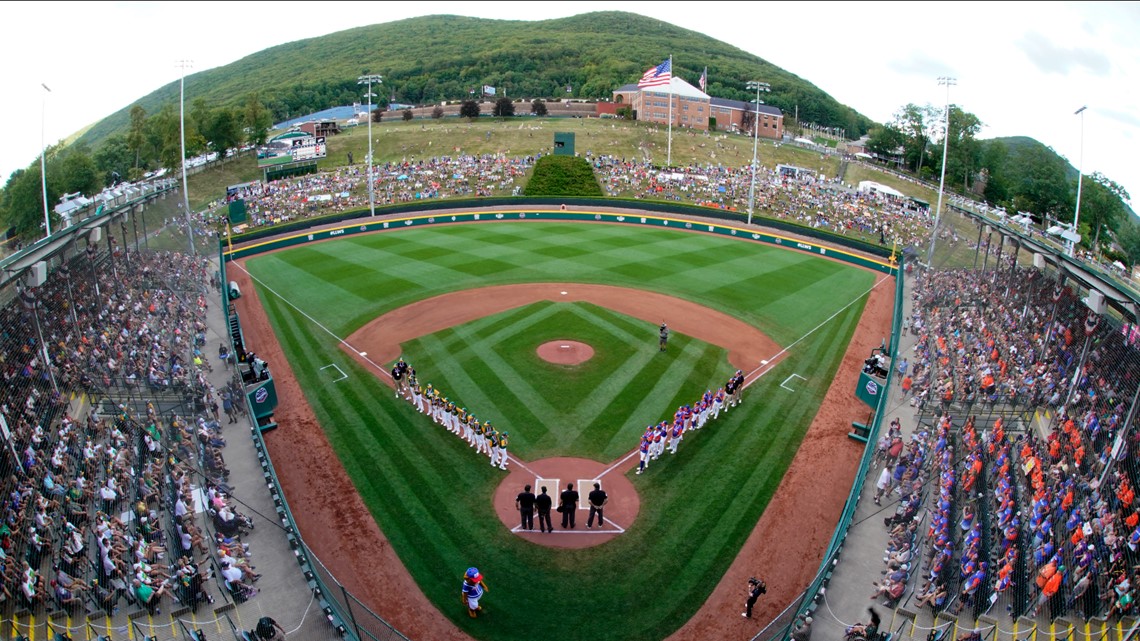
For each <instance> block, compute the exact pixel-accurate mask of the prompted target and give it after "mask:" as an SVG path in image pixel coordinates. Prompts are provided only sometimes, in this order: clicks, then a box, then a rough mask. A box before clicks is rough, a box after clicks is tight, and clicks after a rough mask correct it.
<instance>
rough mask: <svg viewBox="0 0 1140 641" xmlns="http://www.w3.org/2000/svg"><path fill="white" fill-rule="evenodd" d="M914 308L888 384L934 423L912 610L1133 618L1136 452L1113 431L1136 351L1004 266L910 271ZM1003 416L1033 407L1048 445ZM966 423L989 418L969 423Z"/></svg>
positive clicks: (1131, 438)
mask: <svg viewBox="0 0 1140 641" xmlns="http://www.w3.org/2000/svg"><path fill="white" fill-rule="evenodd" d="M914 301H915V305H914V313H913V316H912V318H911V319H910V322H909V329H910V331H911V332H912V333H913V334H914V335H915V336H917V337H918V341H917V343H916V345H915V350H914V354H913V355H912V358H913V362H912V365H911V370H910V371H909V372H906V373H905V374H901V375H902V376H903V377H904V379H909V382H910V389H911V391H912V393H913V394H914V395H915V398H918V399H921V400H919V401H917V402H916V403H915V405H916V406H918V407H919V408H920V409H923V410H925V411H924V412H923V413H922V414H920V416H925V415H931V414H933V415H934V416H935V421H936V438H937V444H936V445H935V447H934V452H935V455H936V456H935V460H934V463H935V464H936V466H937V467H936V469H935V470H932V474H937V475H938V478H939V498H938V504H937V506H936V508H935V510H934V512H932V514H931V525H930V528H929V530H928V531H927V536H926V543H927V544H928V546H929V551H928V553H927V555H926V557H925V558H926V560H927V565H926V568H925V570H924V572H925V574H926V582H925V584H924V585H923V587H922V588H921V589H920V590H919V592H918V593H917V595H918V597H919V600H920V603H922V604H923V605H927V604H929V605H931V606H933V607H935V608H938V609H941V608H943V607H947V606H948V605H949V604H950V603H953V602H955V601H956V604H955V608H956V610H961V609H962V608H965V607H973V608H974V612H975V614H977V613H979V611H980V610H981V609H982V608H985V607H988V605H989V603H990V599H999V598H1000V599H1004V602H1005V603H1006V606H1007V608H1008V610H1009V611H1010V612H1011V613H1013V614H1014V615H1018V614H1027V615H1029V616H1033V615H1036V614H1039V613H1046V612H1047V613H1048V614H1049V615H1050V616H1051V617H1056V616H1060V615H1062V614H1064V613H1076V614H1077V615H1078V616H1080V617H1082V618H1086V619H1087V618H1091V617H1092V616H1095V615H1098V614H1105V613H1107V614H1110V615H1119V614H1127V613H1130V612H1132V610H1133V605H1132V602H1133V598H1134V596H1135V595H1134V590H1135V585H1136V582H1137V580H1140V576H1137V575H1136V573H1135V571H1136V568H1137V567H1140V566H1137V563H1138V562H1140V555H1138V552H1140V549H1138V548H1140V513H1138V508H1140V506H1138V505H1136V501H1135V495H1134V488H1135V487H1136V484H1137V482H1138V478H1137V475H1138V474H1140V469H1137V468H1136V466H1135V461H1134V457H1133V456H1132V453H1133V452H1135V451H1137V446H1138V445H1140V442H1138V437H1137V436H1136V434H1135V432H1133V431H1126V430H1125V425H1126V422H1127V421H1126V414H1127V412H1128V408H1129V403H1130V399H1133V398H1134V396H1135V394H1136V386H1137V383H1136V380H1137V377H1136V376H1135V370H1136V367H1137V365H1138V364H1140V358H1138V356H1140V354H1137V352H1136V347H1135V346H1134V341H1133V340H1132V334H1131V333H1130V332H1129V328H1128V327H1127V326H1126V327H1125V328H1123V329H1120V328H1114V327H1111V326H1110V324H1109V322H1108V321H1107V320H1104V319H1102V318H1100V317H1098V316H1096V315H1094V314H1092V313H1091V312H1090V311H1089V309H1088V308H1087V307H1086V306H1085V305H1084V304H1083V302H1082V301H1081V300H1080V299H1079V297H1078V296H1077V295H1076V293H1074V292H1072V291H1071V290H1070V288H1069V287H1066V286H1064V285H1063V284H1061V283H1057V282H1056V281H1053V280H1052V279H1049V278H1046V277H1044V276H1043V275H1042V274H1041V273H1040V272H1038V271H1037V270H1023V269H1020V268H1015V267H1013V266H1012V265H1003V266H1002V267H1001V269H995V270H990V271H987V272H978V271H971V270H961V271H946V272H937V273H928V274H924V275H923V276H922V277H921V278H920V279H919V281H918V283H917V284H916V287H915V291H914ZM904 387H906V386H904ZM1003 408H1004V409H1010V408H1022V409H1025V408H1030V409H1033V408H1036V409H1042V410H1045V411H1046V412H1047V414H1046V416H1047V417H1051V420H1050V422H1049V424H1048V428H1047V433H1046V434H1045V435H1044V436H1043V437H1042V436H1039V435H1038V433H1037V432H1036V428H1034V427H1032V426H1030V428H1029V429H1028V431H1027V432H1025V433H1016V434H1014V433H1010V432H1008V431H1007V430H1008V428H1007V426H1006V425H1005V424H1004V422H1003V419H1002V418H1000V416H1001V414H1000V410H1002V409H1003ZM975 410H981V411H983V412H991V411H992V412H997V413H996V415H997V416H998V418H996V419H994V418H991V419H989V421H990V422H989V423H988V424H986V425H982V424H978V422H977V420H976V419H975V417H974V415H973V414H971V412H972V411H975ZM955 416H957V417H959V418H955ZM992 416H993V415H991V417H992ZM961 417H967V418H965V420H964V421H963V420H962V419H961ZM884 473H885V471H884ZM882 478H883V477H880V480H882ZM888 487H889V485H888ZM880 488H881V486H880ZM876 498H878V494H877V496H876ZM955 555H956V556H955ZM955 560H956V563H954V564H953V566H956V568H955V569H956V570H957V571H952V570H950V569H949V568H951V567H953V566H952V565H951V564H952V563H953V561H955Z"/></svg>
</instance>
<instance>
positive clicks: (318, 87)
mask: <svg viewBox="0 0 1140 641" xmlns="http://www.w3.org/2000/svg"><path fill="white" fill-rule="evenodd" d="M412 43H414V47H415V50H416V53H415V54H409V45H410V44H412ZM425 54H426V55H425ZM670 54H672V55H673V70H674V74H676V75H677V76H679V77H681V78H684V79H686V80H687V81H689V82H691V83H693V84H696V82H697V79H698V77H699V76H700V73H701V70H702V69H704V68H705V67H706V66H707V67H708V70H709V78H708V81H709V84H708V88H709V93H710V94H712V95H714V96H718V97H724V98H734V99H740V100H747V99H748V98H749V96H750V94H748V92H747V90H746V89H745V83H746V82H747V81H748V80H750V79H756V78H760V79H763V80H765V81H766V82H769V83H770V84H771V85H772V92H771V94H770V95H768V96H766V97H765V101H766V102H767V103H768V104H770V105H773V106H776V107H780V108H781V109H783V110H784V111H788V112H791V111H793V110H794V109H795V108H796V106H797V105H798V107H799V112H800V114H801V116H800V117H801V119H803V120H805V121H812V122H818V123H822V124H825V125H832V126H838V127H845V128H846V129H847V131H848V132H849V133H852V134H861V133H864V132H866V131H867V128H868V127H869V126H870V124H871V121H870V120H869V119H868V118H867V117H865V116H863V115H861V114H859V113H857V112H855V111H854V110H852V109H851V108H849V107H847V106H845V105H842V104H840V103H838V102H836V100H835V99H834V98H832V97H831V96H829V95H827V94H826V93H824V92H823V91H822V90H821V89H819V88H818V87H816V86H815V85H813V84H811V83H810V82H808V81H807V80H804V79H803V78H800V77H798V76H796V75H795V74H792V73H789V72H787V71H785V70H783V69H781V68H779V67H777V66H775V65H773V64H771V63H769V62H767V61H765V60H763V59H761V58H758V57H756V56H754V55H752V54H750V53H747V52H745V51H743V50H741V49H738V48H736V47H733V46H731V45H728V44H725V43H723V42H720V41H719V40H715V39H713V38H710V37H708V36H705V35H703V34H700V33H697V32H695V31H690V30H688V29H683V28H681V27H677V26H674V25H671V24H669V23H666V22H662V21H660V20H656V19H653V18H647V17H644V16H641V15H637V14H633V13H626V12H620V11H607V12H597V13H587V14H582V15H578V16H573V17H569V18H560V19H556V20H541V21H522V20H487V19H482V18H467V17H461V16H448V15H442V16H426V17H419V18H410V19H407V20H400V21H396V22H389V23H385V24H377V25H371V26H366V27H358V28H355V29H349V30H346V31H340V32H337V33H333V34H329V35H327V36H322V37H319V38H311V39H307V40H299V41H296V42H290V43H287V44H283V45H279V46H276V47H271V48H269V49H265V50H264V51H260V52H258V53H255V54H253V55H250V56H247V57H245V58H242V59H241V60H238V61H236V62H233V63H231V64H229V65H226V66H224V67H219V68H216V69H210V70H206V71H202V72H199V73H195V74H193V75H191V76H187V77H186V102H187V104H190V103H192V102H193V101H194V100H195V99H197V98H204V99H205V100H206V101H207V102H208V103H209V104H211V105H214V106H238V105H239V104H240V103H241V101H242V100H243V99H244V98H245V97H246V96H247V95H248V94H250V93H251V92H258V93H259V94H260V95H261V97H262V99H263V100H264V101H265V102H266V104H267V105H268V106H269V108H270V109H271V110H272V111H273V114H274V116H275V118H277V119H284V118H286V117H289V116H298V115H303V114H306V113H310V112H312V111H317V110H319V109H323V108H326V107H330V106H335V105H345V104H352V103H353V102H354V101H359V99H360V95H361V93H362V90H361V89H360V88H359V87H358V86H357V84H356V78H357V77H358V76H359V75H360V74H361V73H363V72H365V71H366V70H367V71H368V72H370V73H379V74H382V75H383V76H384V85H383V87H382V88H381V89H380V91H378V92H377V93H378V95H379V96H380V99H381V100H385V99H387V98H388V97H390V96H391V95H393V94H395V96H396V99H397V101H399V102H404V103H416V104H432V103H437V102H440V101H443V100H459V99H463V98H466V97H467V96H468V95H469V93H468V92H469V90H471V89H472V88H475V87H478V86H480V85H484V84H486V85H492V86H495V87H498V88H500V90H501V91H502V92H504V93H506V94H507V95H508V96H511V97H519V96H523V97H541V98H545V97H573V98H609V97H610V96H611V95H612V94H611V92H612V91H613V90H614V89H615V88H617V87H619V86H621V85H623V84H627V83H630V82H635V81H636V80H637V79H638V78H639V77H640V76H641V74H642V73H643V72H644V71H645V69H647V68H648V67H649V66H651V65H653V64H656V63H658V62H660V61H661V60H663V59H665V58H667V57H668V56H669V55H670ZM567 86H570V87H571V88H572V91H571V92H570V93H569V94H567V93H566V87H567ZM177 100H178V83H177V82H172V83H170V84H168V85H165V86H163V87H161V88H159V89H157V90H155V91H154V92H152V93H150V94H148V95H146V96H143V97H141V98H139V99H138V100H137V101H135V103H134V104H139V105H141V106H142V107H143V108H144V109H146V111H147V113H151V114H153V113H155V112H157V111H158V110H159V109H160V108H161V107H162V105H164V104H167V103H172V102H174V101H177ZM131 106H132V105H126V106H124V107H123V108H122V109H121V110H119V111H117V112H115V113H114V114H111V115H110V116H108V117H107V118H105V119H103V120H101V121H99V122H98V123H95V124H94V125H93V126H92V127H91V128H90V129H89V130H88V131H87V132H86V133H85V134H84V135H83V136H81V137H80V142H85V143H88V144H89V145H91V147H92V148H95V147H97V146H98V143H99V142H101V141H102V140H104V139H106V138H107V137H108V136H110V135H111V134H113V133H116V132H125V131H126V129H127V124H128V121H129V117H128V112H129V110H130V107H131Z"/></svg>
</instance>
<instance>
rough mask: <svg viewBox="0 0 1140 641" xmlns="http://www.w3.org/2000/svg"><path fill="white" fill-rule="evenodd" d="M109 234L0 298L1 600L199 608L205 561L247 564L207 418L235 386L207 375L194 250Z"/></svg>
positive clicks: (218, 445) (201, 282) (230, 405)
mask: <svg viewBox="0 0 1140 641" xmlns="http://www.w3.org/2000/svg"><path fill="white" fill-rule="evenodd" d="M110 245H111V249H110V250H109V251H103V252H101V251H99V250H97V248H96V247H95V246H94V245H89V246H88V247H87V250H86V251H85V252H81V253H79V254H77V255H75V256H72V257H71V258H69V259H65V260H63V261H62V263H61V264H60V265H59V266H58V267H57V268H56V269H54V270H53V271H52V272H51V273H50V274H49V275H48V277H47V279H46V281H45V282H43V283H42V284H41V285H39V286H36V287H31V286H23V287H21V290H20V292H19V302H18V303H15V304H10V305H8V306H6V307H4V308H2V309H0V327H2V328H3V332H2V333H0V363H2V365H0V367H2V369H3V373H4V386H3V388H2V390H0V412H2V414H3V416H4V423H5V425H6V428H7V430H8V431H9V432H10V438H8V439H7V445H8V446H9V447H7V448H2V449H0V452H2V453H0V460H2V463H0V466H2V468H0V469H3V470H4V472H5V474H4V476H5V477H6V481H5V482H4V484H3V489H2V491H3V496H5V497H6V501H5V504H4V512H3V523H2V525H0V598H2V599H3V600H5V601H8V602H10V603H14V604H16V605H18V606H20V607H26V608H38V607H41V606H44V605H50V606H52V607H58V608H61V609H66V610H68V611H71V612H76V611H83V610H84V609H85V608H86V609H87V610H88V611H93V612H98V611H104V612H106V613H107V615H108V616H110V615H112V614H114V612H115V611H116V610H117V609H118V607H119V604H120V602H121V601H123V600H126V601H127V602H128V603H130V604H136V605H139V606H142V607H145V608H146V609H148V610H149V611H151V612H152V613H157V612H158V611H159V607H160V605H161V603H162V601H163V600H165V599H166V597H167V596H169V597H170V599H172V600H176V601H178V602H180V603H181V604H183V605H186V606H189V607H191V608H195V609H196V608H197V607H198V606H199V605H201V604H203V603H209V602H212V601H213V600H214V597H213V595H211V594H210V593H209V591H208V590H207V588H206V585H207V582H208V581H209V580H210V578H211V577H212V576H213V572H214V570H215V569H218V568H220V570H221V571H220V572H219V573H220V574H225V572H226V570H227V568H230V567H234V568H241V569H243V571H244V569H245V568H250V567H251V566H249V565H248V559H249V551H248V546H247V545H246V544H243V543H242V542H241V540H240V538H239V536H240V534H241V533H242V531H243V530H244V529H246V526H249V527H252V523H251V522H249V521H248V519H245V520H244V521H243V518H244V517H242V516H241V515H240V514H239V513H238V512H237V509H236V504H235V503H234V502H233V500H232V499H230V498H228V496H227V493H228V489H229V488H228V485H227V477H228V476H229V470H228V468H227V466H226V463H225V458H224V455H223V449H224V447H225V444H226V441H225V437H224V435H223V433H222V427H221V425H220V421H219V419H220V413H219V404H221V405H225V406H226V407H227V414H229V415H230V420H231V422H235V416H236V413H237V412H238V411H240V403H239V402H237V400H236V399H238V398H241V389H240V386H237V387H236V389H231V388H226V389H221V390H219V389H215V388H214V386H213V385H211V384H210V381H209V380H208V378H207V376H206V375H207V374H208V371H209V368H210V367H211V366H210V365H209V364H208V362H207V360H206V359H205V358H204V357H203V354H202V350H203V348H204V347H205V344H206V324H205V314H206V312H207V309H208V307H207V302H206V300H207V299H206V292H207V290H208V285H207V284H208V283H209V278H210V277H209V274H210V270H209V269H208V263H207V261H205V260H204V259H201V258H196V257H191V256H186V255H181V254H168V253H139V252H134V251H124V250H122V249H120V248H119V247H118V246H117V245H116V244H115V243H114V241H113V239H112V240H111V241H110ZM224 363H225V364H227V365H228V363H229V360H228V359H227V360H226V361H224ZM159 408H163V409H159ZM206 515H209V517H210V519H212V520H211V521H207V520H206ZM235 522H236V524H237V526H236V527H234V524H235ZM211 531H212V532H213V533H212V534H211ZM254 578H256V575H251V574H245V575H244V576H243V580H252V579H254ZM240 583H241V581H240V580H238V581H234V582H232V583H231V585H232V586H234V587H235V588H236V587H238V586H239V585H240Z"/></svg>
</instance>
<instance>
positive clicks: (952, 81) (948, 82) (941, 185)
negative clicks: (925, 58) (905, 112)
mask: <svg viewBox="0 0 1140 641" xmlns="http://www.w3.org/2000/svg"><path fill="white" fill-rule="evenodd" d="M956 84H958V80H957V79H956V78H951V77H949V76H942V77H940V78H938V86H942V85H945V86H946V117H945V120H944V122H945V125H946V131H945V133H944V134H943V137H942V177H941V178H940V179H939V180H938V209H936V210H935V211H934V227H933V228H932V229H931V230H930V249H929V250H928V251H927V252H926V265H927V267H929V266H930V265H932V264H933V263H934V241H935V240H936V239H937V238H938V220H939V218H941V217H942V193H943V191H944V190H945V188H946V151H947V150H948V149H950V87H952V86H954V85H956Z"/></svg>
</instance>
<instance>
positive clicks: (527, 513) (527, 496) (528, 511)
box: [515, 485, 550, 530]
mask: <svg viewBox="0 0 1140 641" xmlns="http://www.w3.org/2000/svg"><path fill="white" fill-rule="evenodd" d="M537 499H538V497H536V496H535V495H534V492H531V491H530V486H529V485H527V486H524V487H523V491H522V492H519V495H518V496H517V497H515V508H516V509H518V511H519V516H520V517H522V525H521V526H520V527H522V529H524V530H533V529H534V505H535V501H536V500H537ZM547 501H548V502H549V497H548V498H547ZM546 518H548V519H549V518H550V509H549V507H548V508H547V510H546ZM541 523H542V519H541V517H539V524H541Z"/></svg>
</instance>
